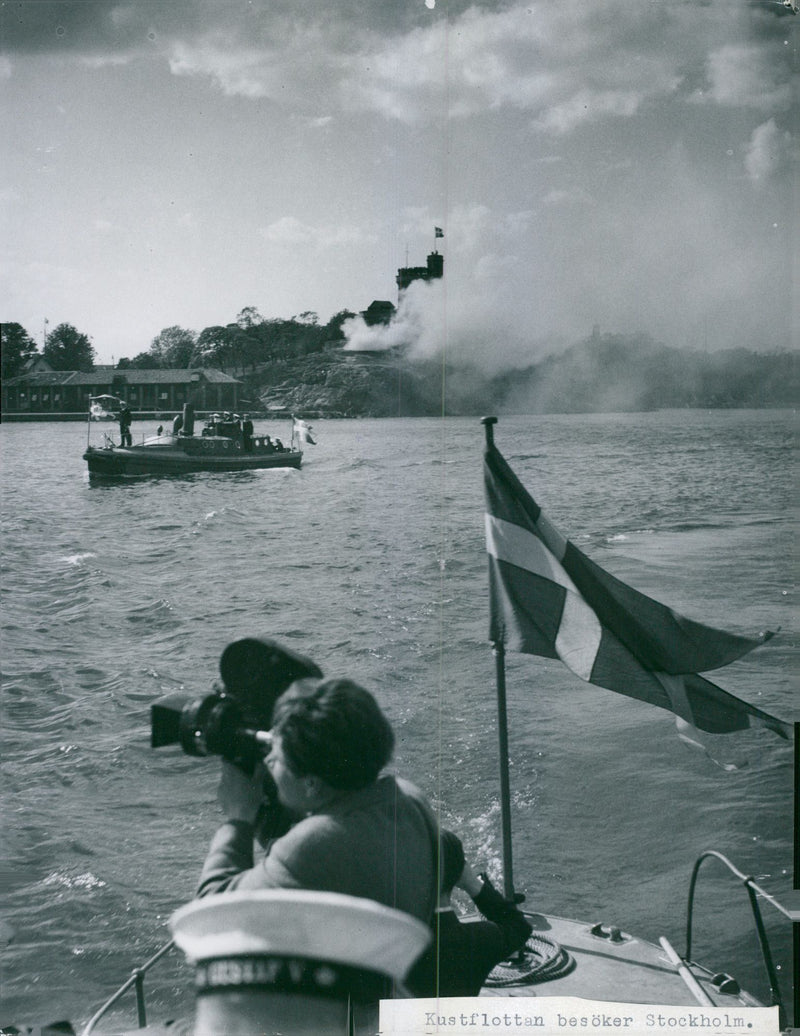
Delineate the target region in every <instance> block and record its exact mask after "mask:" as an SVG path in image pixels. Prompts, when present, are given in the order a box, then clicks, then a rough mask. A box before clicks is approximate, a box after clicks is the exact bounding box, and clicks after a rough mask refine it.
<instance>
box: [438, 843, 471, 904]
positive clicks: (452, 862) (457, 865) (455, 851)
mask: <svg viewBox="0 0 800 1036" xmlns="http://www.w3.org/2000/svg"><path fill="white" fill-rule="evenodd" d="M439 854H440V855H439V879H440V880H439V890H440V892H441V893H442V894H443V895H445V896H449V895H450V893H451V892H452V891H453V889H454V888H455V887H456V883H457V882H458V879H459V878H460V877H461V874H462V873H463V870H464V864H465V863H466V858H465V856H464V846H463V845H462V844H461V839H460V838H459V837H458V835H454V834H453V832H452V831H442V833H441V835H440V836H439Z"/></svg>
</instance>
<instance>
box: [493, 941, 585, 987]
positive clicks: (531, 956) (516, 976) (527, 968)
mask: <svg viewBox="0 0 800 1036" xmlns="http://www.w3.org/2000/svg"><path fill="white" fill-rule="evenodd" d="M574 967H575V958H574V957H571V956H570V955H569V953H567V951H566V950H565V949H564V947H563V946H560V945H559V944H558V943H557V942H556V941H555V940H554V939H548V938H547V936H545V935H538V934H535V935H531V936H530V937H529V938H528V941H527V942H526V943H525V945H524V946H523V948H522V949H521V950H520V952H519V953H517V954H515V955H514V956H513V957H512V958H511V959H510V960H504V961H502V962H501V963H500V964H497V965H496V966H495V967H494V968H493V970H492V971H491V972H490V974H489V977H488V978H487V979H486V981H485V982H484V985H485V986H489V987H494V988H497V987H502V986H516V985H521V986H527V985H533V984H534V983H535V982H549V981H550V980H551V979H554V978H561V976H562V975H567V974H569V972H570V971H572V969H573V968H574Z"/></svg>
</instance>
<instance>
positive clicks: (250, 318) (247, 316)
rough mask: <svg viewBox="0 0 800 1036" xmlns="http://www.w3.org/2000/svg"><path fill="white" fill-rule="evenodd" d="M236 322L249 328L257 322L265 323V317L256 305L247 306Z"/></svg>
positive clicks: (242, 326) (243, 327)
mask: <svg viewBox="0 0 800 1036" xmlns="http://www.w3.org/2000/svg"><path fill="white" fill-rule="evenodd" d="M236 323H237V324H238V325H239V327H241V328H242V329H243V330H245V331H246V330H247V329H248V328H250V327H253V326H254V325H255V324H263V323H264V318H263V317H262V316H261V314H260V313H259V312H258V310H257V309H256V307H255V306H245V307H244V309H243V310H241V312H240V313H239V315H238V316H237V318H236Z"/></svg>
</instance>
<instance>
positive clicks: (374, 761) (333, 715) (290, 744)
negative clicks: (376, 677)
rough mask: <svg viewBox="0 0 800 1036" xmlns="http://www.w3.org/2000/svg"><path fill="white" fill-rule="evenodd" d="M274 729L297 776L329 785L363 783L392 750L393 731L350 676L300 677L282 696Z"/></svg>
mask: <svg viewBox="0 0 800 1036" xmlns="http://www.w3.org/2000/svg"><path fill="white" fill-rule="evenodd" d="M272 730H273V733H275V734H277V735H278V736H280V738H281V746H282V749H283V754H284V756H285V758H286V762H287V763H288V765H289V766H290V767H291V769H292V770H294V772H295V773H296V774H298V776H301V777H305V776H308V775H313V776H316V777H320V778H321V779H322V780H324V781H325V782H326V783H327V784H329V785H330V786H331V787H333V788H340V789H343V790H344V789H346V790H350V791H354V790H357V789H358V788H365V787H367V785H369V784H372V782H373V781H374V780H375V779H376V778H377V776H378V774H379V773H380V771H381V770H382V769H383V767H384V766H385V765H386V764H387V763H388V762H389V760H390V759H391V757H392V752H393V750H394V732H393V731H392V728H391V726H390V724H389V721H388V719H387V718H386V716H384V714H383V712H382V711H381V709H380V706H379V705H378V703H377V702H376V701H375V699H374V698H373V696H372V695H371V694H370V693H369V691H367V690H365V689H364V688H363V687H361V686H359V684H357V683H355V682H354V681H353V680H346V679H345V680H343V679H333V680H313V679H305V680H298V681H297V682H296V683H293V684H292V686H291V687H289V689H288V690H286V691H284V693H283V694H282V695H281V696H280V698H279V699H278V701H277V702H276V704H275V711H274V713H273V727H272Z"/></svg>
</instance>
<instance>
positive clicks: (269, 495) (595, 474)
mask: <svg viewBox="0 0 800 1036" xmlns="http://www.w3.org/2000/svg"><path fill="white" fill-rule="evenodd" d="M155 423H156V422H153V423H152V424H153V427H150V424H149V423H148V424H145V423H144V422H141V423H139V424H138V425H137V424H134V435H135V436H136V437H138V436H140V435H141V434H142V433H145V432H146V433H148V434H150V433H152V432H153V431H154V430H155ZM93 427H94V434H95V435H97V434H98V432H99V431H101V430H109V431H110V430H112V426H93ZM264 430H267V431H270V432H272V433H273V434H274V433H277V434H279V435H280V434H281V433H283V432H284V431H285V429H284V428H279V427H276V428H265V429H264ZM315 432H316V435H317V439H318V445H317V446H309V447H308V450H307V454H306V464H305V466H304V467H303V469H302V470H301V471H299V472H297V471H265V472H249V473H242V474H234V475H218V476H214V475H194V476H187V477H184V478H172V479H169V478H164V479H150V480H141V481H136V482H131V483H126V484H119V485H111V484H106V485H98V484H90V483H89V481H88V478H87V476H86V473H85V470H84V469H85V464H84V462H83V461H82V459H81V453H82V450H83V447H84V446H85V442H86V427H85V426H82V425H81V424H70V423H64V424H40V425H37V424H12V425H5V426H3V427H2V429H0V444H1V447H2V463H3V469H2V470H3V505H2V514H3V572H2V591H3V613H2V621H3V661H2V668H3V698H2V701H3V720H2V752H3V767H4V777H3V816H4V838H3V850H4V861H5V862H4V864H3V870H4V876H5V878H6V893H5V895H4V917H5V921H6V924H7V925H8V926H10V929H11V930H13V933H14V935H13V938H12V939H11V941H10V942H9V945H8V946H7V948H6V950H5V967H4V979H3V1000H2V1008H1V1010H0V1024H3V1023H10V1022H12V1021H13V1022H16V1023H18V1024H19V1023H23V1022H25V1023H28V1024H32V1023H35V1022H47V1021H53V1020H55V1019H56V1018H69V1019H71V1021H72V1022H73V1024H74V1025H76V1026H78V1025H80V1024H82V1023H85V1021H86V1020H87V1018H88V1017H89V1015H90V1014H91V1012H92V1010H93V1009H94V1008H95V1007H96V1006H97V1005H98V1004H99V1003H101V1002H102V1001H103V1000H104V999H105V998H106V996H108V995H109V993H110V992H111V991H113V989H115V988H116V987H117V986H118V985H119V984H121V983H122V981H124V980H125V978H126V977H127V976H128V975H129V973H130V971H131V969H132V967H133V966H134V965H136V964H139V963H141V962H143V961H144V960H145V959H147V958H148V957H149V956H150V955H151V954H152V953H153V952H154V951H155V950H156V949H157V948H158V947H159V946H160V945H161V944H162V943H163V942H165V941H166V939H167V938H168V934H167V929H166V927H165V925H166V921H167V919H168V917H169V915H170V914H171V912H172V911H173V910H174V909H175V908H176V907H178V906H179V905H180V904H182V903H184V902H185V901H186V900H187V899H189V898H190V897H191V895H192V893H193V888H194V884H195V881H196V879H197V876H198V873H199V868H200V865H201V863H202V860H203V858H204V855H205V851H206V848H207V845H208V842H209V839H210V837H211V835H212V833H213V831H214V829H215V825H216V823H217V821H218V819H219V815H218V813H217V810H216V806H215V785H216V774H217V766H218V764H217V763H216V761H214V760H194V759H189V758H187V757H186V756H183V755H181V754H180V753H179V752H178V751H176V750H174V749H160V750H158V751H154V750H152V749H150V747H149V745H148V737H149V707H150V703H151V702H152V701H153V699H155V698H156V697H158V696H159V695H161V694H164V693H167V692H176V691H185V692H186V693H193V694H194V693H196V694H202V693H205V692H206V691H207V690H208V689H209V688H210V685H211V682H212V681H213V680H214V679H215V677H216V676H217V672H218V670H217V666H218V660H219V656H220V654H221V652H222V650H223V648H224V647H225V645H226V644H228V643H229V642H230V641H231V640H234V639H237V638H238V637H241V636H246V635H258V634H261V635H269V636H274V637H276V638H277V639H279V640H281V641H284V642H286V643H287V644H288V645H290V646H292V647H294V648H296V649H298V650H300V651H303V652H305V653H307V654H309V655H311V656H312V657H313V658H314V659H315V660H316V661H317V662H318V663H319V664H320V665H321V666H322V668H323V669H324V671H325V672H326V674H328V675H347V676H353V677H355V678H356V679H358V680H360V681H361V682H362V683H364V684H365V685H366V686H368V687H369V688H370V689H372V690H373V691H374V692H375V694H376V695H377V697H378V698H379V700H380V701H381V702H382V703H383V705H384V706H385V708H386V710H387V712H388V714H389V715H390V717H391V719H392V722H393V724H394V726H395V729H396V732H397V744H398V747H397V753H396V768H397V770H398V771H399V772H400V773H402V774H404V775H405V776H408V777H410V778H411V779H413V780H415V781H416V782H417V783H418V784H420V785H421V786H422V787H423V789H424V790H425V791H426V793H427V794H428V795H429V796H430V797H431V799H432V800H433V801H434V802H435V803H436V804H437V805H438V807H439V808H440V809H441V813H442V818H443V821H444V822H445V823H446V824H447V825H448V826H450V827H452V828H454V829H455V830H456V831H458V833H459V834H460V835H461V837H462V838H463V840H464V842H465V844H466V847H467V851H468V853H469V855H470V857H471V858H472V860H473V861H474V862H475V863H476V864H478V865H479V866H480V867H483V866H488V868H489V870H490V872H491V873H493V874H494V875H495V876H496V877H497V876H499V874H500V857H501V842H500V830H499V803H498V796H499V788H498V778H497V763H496V723H495V704H494V660H493V657H492V654H491V650H490V648H489V646H488V644H487V642H486V636H487V632H486V631H487V622H488V619H487V613H488V601H487V584H486V560H485V554H484V546H483V522H482V512H483V499H482V483H481V478H482V475H481V449H482V441H483V429H482V428H481V426H480V424H479V423H478V421H477V420H475V419H448V420H444V421H440V420H434V419H430V420H429V419H422V420H375V421H338V422H325V421H318V422H317V423H316V424H315ZM495 434H496V441H497V444H498V447H499V448H500V450H501V451H502V452H503V453H504V455H505V456H506V458H507V459H508V461H509V462H510V463H511V465H512V467H514V469H515V470H516V472H517V474H518V475H519V476H520V478H521V479H522V480H523V482H524V483H525V484H526V485H527V487H528V488H529V489H530V491H531V492H532V494H533V495H534V496H535V497H536V499H537V500H538V502H539V503H540V504H541V505H542V506H543V507H544V509H545V511H546V513H547V514H548V516H549V517H550V518H551V520H553V521H554V522H555V523H556V524H557V525H558V526H560V528H561V529H562V531H563V532H564V533H565V534H567V535H569V536H570V537H571V538H573V539H574V540H575V541H576V542H577V543H578V545H579V546H581V547H582V548H583V549H584V550H585V551H586V552H587V553H589V554H590V556H592V557H593V558H594V559H595V560H597V561H598V562H599V563H600V564H602V565H604V566H605V567H606V568H608V569H609V570H610V571H611V572H613V573H614V574H615V575H617V576H619V577H620V578H622V579H624V580H626V581H628V582H630V583H632V584H633V585H634V586H636V587H637V588H638V589H640V590H642V591H643V592H645V593H649V594H651V595H653V596H655V597H657V598H658V599H660V600H663V601H665V602H667V603H669V604H671V605H672V606H674V607H675V608H677V609H678V610H680V611H683V612H685V613H686V614H688V615H690V616H691V617H693V618H696V619H698V620H700V621H702V622H706V623H708V624H711V625H719V626H723V627H726V628H730V629H732V630H735V631H739V632H745V633H752V632H755V631H757V630H760V629H764V628H772V629H774V628H776V627H777V626H781V627H782V630H781V633H780V634H779V636H777V637H776V638H775V639H774V640H773V641H772V642H771V643H770V644H769V645H767V646H765V647H763V648H760V649H758V650H757V651H755V652H754V653H753V654H751V655H749V656H748V657H747V658H745V659H743V660H741V661H740V662H737V663H735V664H734V665H732V666H729V667H727V668H726V669H724V670H722V671H720V672H719V673H717V674H716V677H715V679H717V681H718V682H719V683H720V684H721V685H722V686H723V687H725V688H726V689H727V690H730V691H731V692H733V693H734V694H739V695H741V696H743V697H746V698H747V699H748V700H749V701H751V702H753V703H754V704H757V705H759V706H760V707H762V708H764V709H766V710H767V711H770V712H773V713H774V714H776V715H778V716H780V717H781V718H783V719H786V720H789V721H792V720H797V719H800V709H799V708H798V701H797V697H796V687H797V667H798V655H799V653H798V648H797V633H798V621H797V613H796V611H795V610H794V604H793V598H792V592H793V576H794V573H795V571H796V553H795V550H796V536H797V518H796V512H795V510H794V505H795V502H796V501H795V500H794V499H793V490H794V486H795V484H796V474H797V471H796V440H795V426H794V416H793V414H791V413H789V412H786V411H781V412H779V411H713V412H701V411H680V412H678V411H675V412H660V413H653V414H625V415H582V416H550V417H514V418H503V419H501V421H500V423H499V425H498V426H497V428H496V432H495ZM44 458H46V459H47V460H46V463H43V459H44ZM507 661H508V667H507V672H508V675H507V679H508V697H509V709H510V714H511V724H512V725H511V732H510V749H511V783H512V794H513V806H512V809H513V824H514V866H515V884H516V886H517V888H518V889H520V890H524V891H525V892H526V893H527V897H528V898H527V904H528V906H529V907H530V908H531V909H545V910H549V911H550V912H552V913H558V914H562V915H565V916H571V917H580V918H585V919H587V920H592V921H595V920H599V921H603V922H606V923H614V924H619V925H620V926H622V927H623V928H624V929H626V930H628V931H633V932H635V933H637V934H640V935H642V936H643V937H645V938H649V939H657V937H658V936H659V935H661V934H664V935H667V936H668V937H669V938H670V939H671V940H672V941H673V943H674V944H675V945H676V947H677V948H678V949H679V950H681V949H682V948H683V945H684V934H683V932H684V918H685V897H686V888H687V883H688V877H689V873H690V869H691V866H692V863H693V862H694V859H695V857H696V856H697V855H698V854H699V852H701V851H702V850H704V849H706V848H709V847H713V848H717V849H719V850H721V851H722V852H724V853H726V854H727V855H729V856H730V857H731V858H732V859H733V861H734V862H735V863H736V864H737V865H738V866H739V867H740V868H741V869H742V870H743V871H744V872H745V873H748V874H753V875H755V876H756V877H757V879H758V880H760V881H761V882H762V883H763V884H764V885H765V886H766V888H767V889H768V890H769V891H771V892H773V893H775V894H776V895H780V894H781V893H782V892H785V891H787V890H788V889H790V888H791V885H792V880H791V879H792V875H791V867H792V831H791V816H792V765H791V764H792V752H791V749H790V748H789V747H788V746H787V745H786V743H784V742H783V741H781V740H780V739H779V738H777V737H776V736H775V735H773V734H771V733H769V732H766V731H745V732H742V733H740V734H735V735H730V736H726V737H718V738H713V739H711V741H712V742H713V748H714V750H715V751H716V752H718V753H719V755H720V756H721V757H722V758H723V759H726V760H727V759H730V758H733V759H740V760H745V761H746V762H747V764H748V765H746V766H744V767H743V768H742V769H740V770H738V771H737V772H735V773H730V774H728V773H724V772H723V771H722V770H721V769H720V768H719V767H717V766H715V765H714V764H713V763H712V762H710V761H709V760H708V759H707V758H706V757H705V756H703V755H702V754H700V753H698V752H695V751H691V750H689V749H687V748H686V747H685V746H684V745H683V744H682V743H681V742H680V741H679V740H678V738H677V736H676V734H675V728H674V723H673V721H672V719H671V717H670V716H669V715H668V714H667V713H665V712H663V711H661V710H658V709H655V708H653V707H651V706H647V705H644V704H642V703H639V702H636V701H633V700H631V699H627V698H623V697H620V696H617V695H614V694H612V693H610V692H607V691H604V690H601V689H599V688H593V687H591V686H587V685H584V684H583V683H581V682H580V681H579V680H578V679H577V678H576V677H574V676H572V675H571V674H570V673H568V672H567V671H566V670H565V669H564V668H563V667H562V666H561V665H560V664H557V663H554V662H551V661H549V660H545V659H539V658H531V657H523V656H513V655H509V657H508V660H507ZM767 922H768V929H769V931H770V933H771V934H772V935H773V937H774V949H775V953H776V960H777V962H778V964H779V965H780V968H781V971H780V976H781V982H782V987H783V992H784V995H785V997H786V998H787V1000H788V1002H791V985H790V981H791V952H790V943H791V939H790V932H789V925H788V923H783V922H782V919H781V918H780V916H779V915H777V914H774V913H773V912H772V911H769V913H768V914H767ZM697 924H698V926H699V928H700V929H701V930H702V931H703V932H706V933H707V934H706V935H703V936H702V937H696V940H695V949H696V951H697V953H696V955H697V956H698V957H700V958H701V959H702V958H703V956H704V955H710V956H711V957H713V964H714V966H715V967H720V968H722V967H724V968H726V969H727V970H729V971H731V972H732V973H734V974H735V975H736V976H737V977H738V978H739V979H740V980H741V981H743V982H744V983H745V984H746V985H747V986H749V987H750V988H752V989H753V990H754V991H755V992H756V993H758V994H760V995H761V996H766V995H767V989H766V985H765V982H764V980H763V975H762V970H761V967H760V963H759V959H758V957H757V956H756V954H755V953H754V952H753V950H752V944H753V941H752V938H751V935H752V927H753V926H752V921H751V920H750V917H749V913H748V910H747V907H746V896H745V894H744V892H743V890H741V889H740V888H738V887H737V885H736V883H735V882H734V881H733V880H732V879H729V878H728V877H727V876H725V874H724V873H723V872H722V871H721V870H717V869H716V868H714V867H711V868H710V869H709V871H708V875H707V877H706V879H705V880H702V879H701V886H700V898H699V902H698V907H697ZM7 934H8V933H7ZM188 982H189V974H188V971H187V969H186V967H185V965H184V964H183V962H182V961H180V960H179V959H178V958H177V957H176V958H175V959H174V960H171V962H170V963H169V964H168V965H166V966H165V967H164V968H161V969H159V970H158V971H157V972H156V973H154V975H153V977H152V978H148V981H147V988H148V990H149V992H150V996H149V1000H150V1001H152V1007H151V1013H150V1017H151V1018H156V1019H157V1018H160V1017H165V1016H166V1012H167V1011H168V1010H170V1005H172V1010H173V1012H174V1005H175V1004H176V1003H178V1002H179V1001H180V999H181V997H183V1000H184V1003H189V1002H190V1000H189V999H187V995H186V993H185V990H186V989H187V988H188ZM127 1020H128V1022H129V1023H131V1022H132V1020H133V1015H132V1014H128V1015H127Z"/></svg>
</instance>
